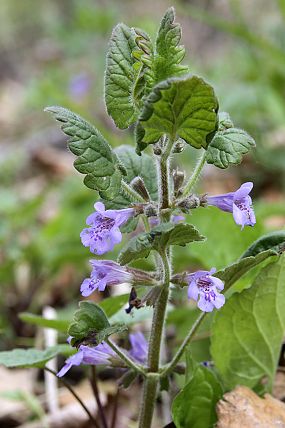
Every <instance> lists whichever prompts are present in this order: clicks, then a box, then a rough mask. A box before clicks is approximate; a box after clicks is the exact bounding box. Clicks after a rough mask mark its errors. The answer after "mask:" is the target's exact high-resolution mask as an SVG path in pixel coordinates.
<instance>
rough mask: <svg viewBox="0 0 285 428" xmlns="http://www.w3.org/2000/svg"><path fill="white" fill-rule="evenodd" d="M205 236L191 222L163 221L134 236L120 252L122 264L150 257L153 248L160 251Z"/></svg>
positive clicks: (119, 258) (202, 238)
mask: <svg viewBox="0 0 285 428" xmlns="http://www.w3.org/2000/svg"><path fill="white" fill-rule="evenodd" d="M204 239H205V237H204V236H202V235H200V233H199V232H198V230H197V229H196V228H195V227H194V226H193V225H191V224H174V223H170V222H169V223H163V224H161V225H159V226H156V227H154V228H153V229H152V230H151V232H149V233H141V234H139V235H137V236H135V237H134V238H132V239H131V240H130V241H129V242H128V243H127V244H126V245H125V247H124V248H123V249H122V251H121V252H120V254H119V257H118V262H119V263H120V264H121V265H125V264H127V263H130V262H131V261H133V260H137V259H142V258H144V257H148V255H149V253H150V252H151V250H152V249H155V250H157V251H160V250H161V249H162V248H166V247H168V246H170V245H181V246H184V245H186V244H187V243H189V242H193V241H203V240H204Z"/></svg>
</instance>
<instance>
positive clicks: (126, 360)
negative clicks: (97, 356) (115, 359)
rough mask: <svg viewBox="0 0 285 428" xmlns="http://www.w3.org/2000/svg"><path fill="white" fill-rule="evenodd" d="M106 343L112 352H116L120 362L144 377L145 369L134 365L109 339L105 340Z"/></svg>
mask: <svg viewBox="0 0 285 428" xmlns="http://www.w3.org/2000/svg"><path fill="white" fill-rule="evenodd" d="M106 343H108V345H109V346H110V347H111V348H112V349H113V351H115V352H116V354H117V355H118V356H119V357H120V358H121V360H122V361H124V363H125V364H126V365H127V366H128V367H130V368H132V369H134V370H135V371H136V372H137V373H140V374H142V375H143V376H145V374H146V373H145V369H144V368H143V367H142V366H140V365H138V364H136V363H135V362H134V361H133V360H131V359H130V358H129V357H128V356H127V355H126V354H125V352H123V351H122V350H121V349H120V348H119V347H118V346H117V345H116V344H115V343H114V342H112V341H111V340H109V339H106Z"/></svg>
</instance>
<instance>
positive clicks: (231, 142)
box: [207, 128, 255, 169]
mask: <svg viewBox="0 0 285 428" xmlns="http://www.w3.org/2000/svg"><path fill="white" fill-rule="evenodd" d="M252 147H255V141H254V139H253V138H252V137H251V136H250V135H248V133H247V132H245V131H243V130H242V129H238V128H229V129H225V130H224V131H218V132H217V133H216V134H215V136H214V138H213V139H212V141H211V143H210V144H209V147H208V149H207V162H208V163H210V164H214V165H215V166H217V167H218V168H221V169H225V168H228V167H229V166H230V165H237V164H239V163H241V161H242V156H243V155H245V154H246V153H248V152H249V150H250V149H251V148H252Z"/></svg>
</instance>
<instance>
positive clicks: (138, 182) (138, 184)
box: [130, 177, 150, 202]
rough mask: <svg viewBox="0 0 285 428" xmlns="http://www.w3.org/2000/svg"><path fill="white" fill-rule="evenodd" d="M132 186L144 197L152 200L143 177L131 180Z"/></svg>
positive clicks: (146, 199)
mask: <svg viewBox="0 0 285 428" xmlns="http://www.w3.org/2000/svg"><path fill="white" fill-rule="evenodd" d="M130 185H131V187H132V188H133V189H134V190H135V191H136V192H137V193H138V194H139V195H140V196H142V197H143V198H144V200H145V201H147V202H148V201H149V200H150V196H149V193H148V190H147V188H146V186H145V184H144V181H143V179H142V178H141V177H135V178H134V179H133V180H132V181H131V182H130Z"/></svg>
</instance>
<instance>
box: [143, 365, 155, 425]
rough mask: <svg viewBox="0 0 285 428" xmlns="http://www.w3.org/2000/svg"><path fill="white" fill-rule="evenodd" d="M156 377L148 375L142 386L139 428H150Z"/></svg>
mask: <svg viewBox="0 0 285 428" xmlns="http://www.w3.org/2000/svg"><path fill="white" fill-rule="evenodd" d="M158 379H159V377H158V375H157V374H156V373H149V374H148V376H147V378H146V379H145V382H144V386H143V395H142V402H141V411H140V419H139V428H150V427H151V421H152V417H153V412H154V408H155V400H156V391H157V384H158Z"/></svg>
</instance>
